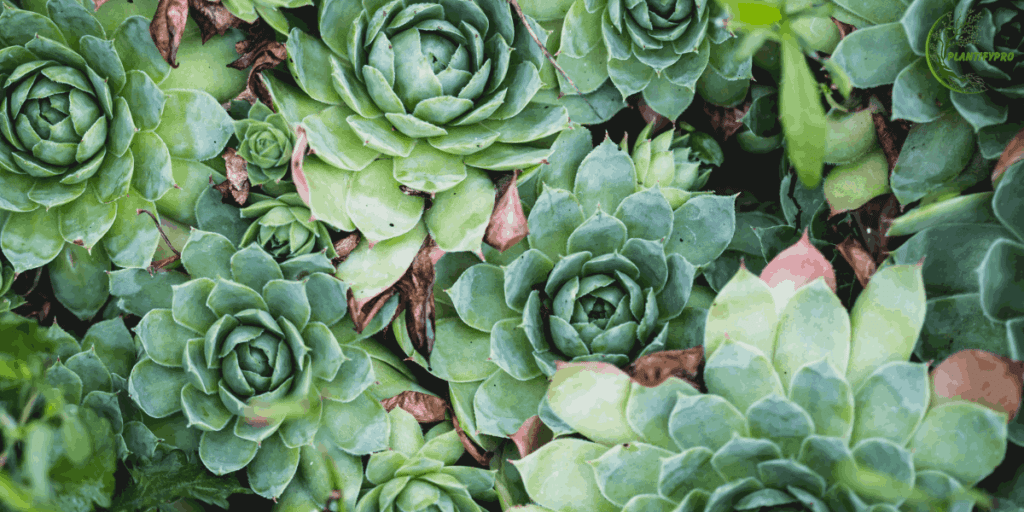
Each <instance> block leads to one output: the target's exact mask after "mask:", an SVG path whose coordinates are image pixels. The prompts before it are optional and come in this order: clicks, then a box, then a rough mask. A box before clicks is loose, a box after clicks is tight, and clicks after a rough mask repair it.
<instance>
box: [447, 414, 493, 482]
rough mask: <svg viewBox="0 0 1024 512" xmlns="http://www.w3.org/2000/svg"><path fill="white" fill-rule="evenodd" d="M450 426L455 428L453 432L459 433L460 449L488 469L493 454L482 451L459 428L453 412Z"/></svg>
mask: <svg viewBox="0 0 1024 512" xmlns="http://www.w3.org/2000/svg"><path fill="white" fill-rule="evenodd" d="M452 425H453V426H454V427H455V431H456V432H458V433H459V440H461V441H462V447H463V448H465V449H466V452H467V453H469V456H470V457H473V460H475V461H477V463H479V464H480V465H481V466H483V467H485V468H486V467H490V464H491V457H494V453H493V452H488V451H484V449H483V448H481V447H479V446H477V445H476V443H474V442H473V440H472V439H470V438H469V436H467V435H466V431H464V430H462V427H461V426H459V419H458V418H456V417H455V412H454V411H453V412H452Z"/></svg>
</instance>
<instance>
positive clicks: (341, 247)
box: [333, 232, 359, 265]
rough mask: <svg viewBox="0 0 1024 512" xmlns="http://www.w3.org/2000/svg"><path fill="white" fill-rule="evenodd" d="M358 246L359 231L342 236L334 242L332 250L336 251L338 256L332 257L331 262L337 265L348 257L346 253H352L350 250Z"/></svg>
mask: <svg viewBox="0 0 1024 512" xmlns="http://www.w3.org/2000/svg"><path fill="white" fill-rule="evenodd" d="M358 246H359V233H358V232H352V233H349V234H347V235H345V236H344V237H342V238H341V239H340V240H338V241H337V242H334V251H335V252H337V253H338V257H337V258H334V261H333V263H334V264H335V265H337V264H338V263H341V262H343V261H345V260H346V259H348V255H349V254H352V251H354V250H355V249H356V247H358Z"/></svg>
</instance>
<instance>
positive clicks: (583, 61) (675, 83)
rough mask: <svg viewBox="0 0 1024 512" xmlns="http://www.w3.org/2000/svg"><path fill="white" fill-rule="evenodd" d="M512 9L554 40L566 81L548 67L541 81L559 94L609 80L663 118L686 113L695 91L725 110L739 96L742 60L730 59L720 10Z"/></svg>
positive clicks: (600, 5)
mask: <svg viewBox="0 0 1024 512" xmlns="http://www.w3.org/2000/svg"><path fill="white" fill-rule="evenodd" d="M520 5H522V7H523V11H524V12H525V13H526V14H529V15H531V16H533V17H534V18H536V19H537V21H539V22H541V23H543V24H544V25H545V26H546V27H547V28H549V29H553V30H554V31H555V34H553V35H552V36H550V37H551V38H552V39H554V38H555V37H560V39H555V41H557V43H556V45H555V48H554V49H553V50H552V54H554V55H557V58H556V59H555V62H556V63H557V64H558V66H559V68H561V70H562V71H563V72H564V73H565V74H566V75H567V77H566V76H563V75H562V74H561V72H557V73H556V72H555V70H554V69H551V70H550V71H549V72H548V73H547V76H548V77H549V78H548V79H549V80H555V79H557V81H558V90H559V92H560V93H561V94H565V95H579V94H583V95H587V94H592V93H594V92H595V91H598V90H599V89H600V88H601V86H602V85H604V84H605V83H606V82H609V81H610V83H611V84H612V85H613V86H614V87H615V89H616V90H617V91H618V92H619V93H620V94H621V96H622V97H623V98H626V97H627V96H631V95H633V94H635V93H642V94H643V99H644V101H646V102H647V105H649V106H650V107H651V108H652V109H653V110H654V111H655V112H657V113H659V114H661V115H663V116H665V117H668V118H670V119H675V118H677V117H679V115H680V114H681V113H682V112H683V111H684V110H686V107H688V106H689V105H690V103H691V102H692V101H693V96H694V93H695V92H696V91H697V90H698V89H699V90H700V93H701V95H702V96H705V99H707V100H708V101H711V102H713V103H722V104H730V105H731V104H735V103H738V102H740V101H743V98H744V97H745V96H746V94H747V87H748V83H749V80H750V78H751V76H752V75H751V74H750V58H749V56H748V57H746V58H744V59H741V60H739V61H738V62H736V61H733V58H732V57H733V53H734V51H735V49H734V45H735V43H736V41H737V40H736V39H735V38H734V37H733V35H732V34H731V33H730V32H729V30H728V29H726V26H725V20H726V19H727V18H728V11H726V10H725V9H723V7H722V6H721V5H720V4H719V3H718V2H714V1H711V2H705V1H701V0H684V1H681V2H664V1H660V0H642V1H636V2H628V3H626V4H625V5H623V4H622V3H621V2H618V1H614V0H561V1H558V2H544V1H538V0H529V1H523V2H520ZM553 42H554V41H553ZM548 68H552V66H551V65H550V64H549V65H548ZM698 80H699V81H698ZM623 106H624V105H623Z"/></svg>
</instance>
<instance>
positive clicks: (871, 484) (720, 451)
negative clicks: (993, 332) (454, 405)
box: [514, 255, 1006, 511]
mask: <svg viewBox="0 0 1024 512" xmlns="http://www.w3.org/2000/svg"><path fill="white" fill-rule="evenodd" d="M818 256H819V257H820V255H818ZM822 261H823V260H822ZM801 263H804V262H801ZM773 264H775V262H774V261H773ZM811 265H812V266H814V264H813V263H811ZM790 267H791V268H790V269H788V272H791V273H789V274H787V269H779V268H776V269H775V270H778V272H775V273H774V274H770V275H764V276H763V277H762V279H764V280H762V279H759V278H758V277H757V276H755V275H754V274H751V273H750V272H748V271H746V270H744V269H741V270H740V271H739V272H738V273H737V275H736V276H734V277H733V279H732V280H731V281H730V282H729V284H728V285H727V286H726V287H725V289H723V290H722V292H721V293H720V294H719V295H718V297H716V299H715V301H714V303H713V304H712V305H711V309H710V311H709V314H708V321H707V325H706V327H705V338H704V349H705V353H706V354H707V360H706V361H707V362H706V364H705V367H704V382H705V385H706V386H707V390H708V392H707V394H701V393H699V392H698V391H697V390H696V389H694V388H693V387H692V386H690V385H689V384H687V383H685V382H683V381H681V380H677V379H675V378H670V379H669V380H668V381H667V382H665V383H663V384H661V385H659V386H656V387H653V388H648V387H644V386H641V385H640V384H637V383H636V382H632V381H631V379H630V378H629V377H628V376H627V375H625V374H624V373H622V372H619V371H617V370H615V369H614V368H607V367H605V368H601V367H597V366H594V367H592V368H587V366H588V365H585V364H584V365H572V364H569V365H566V367H563V368H561V369H560V370H559V371H558V372H557V373H556V374H555V375H554V377H553V378H552V382H551V387H550V389H549V391H548V393H547V398H548V400H549V402H550V406H551V409H552V411H553V412H554V413H555V414H556V415H557V417H558V418H559V419H561V420H562V421H564V422H565V423H567V424H568V425H569V426H571V427H572V428H573V429H575V430H576V431H577V432H579V433H580V434H582V435H583V436H584V437H585V438H586V439H558V440H555V441H552V442H551V443H549V444H547V445H545V446H543V447H542V448H540V449H539V450H538V451H536V452H534V453H532V454H530V455H529V456H527V457H525V458H524V459H523V460H522V461H518V462H515V463H514V464H515V465H516V467H517V469H518V470H519V472H520V473H521V474H522V476H523V482H524V484H525V487H526V491H527V493H528V494H529V495H530V498H531V499H533V501H535V502H536V503H537V504H538V505H539V506H540V507H542V509H543V510H557V511H575V510H579V511H583V510H587V511H618V510H663V511H671V510H677V511H678V510H684V511H690V510H696V511H714V510H753V509H759V508H762V507H777V506H781V507H783V508H784V509H792V510H861V509H864V510H866V509H868V508H871V509H876V510H897V509H899V510H908V511H924V510H933V509H932V508H930V507H931V506H933V505H938V506H941V508H942V509H944V510H945V509H950V510H961V511H965V510H970V509H971V507H972V505H973V504H972V502H971V501H972V498H971V497H970V496H969V495H966V494H964V491H965V490H966V489H969V488H970V487H972V486H974V485H975V484H976V483H978V482H979V481H980V480H981V479H983V478H984V477H985V476H987V475H988V474H990V473H991V472H992V471H993V470H994V469H995V467H996V466H997V465H998V464H999V463H1000V462H1001V461H1002V460H1003V457H1004V454H1005V450H1006V425H1005V421H1006V415H1005V414H1002V413H997V412H995V411H993V410H991V409H989V408H987V407H984V406H982V405H979V404H975V403H972V402H966V401H958V400H957V401H951V402H945V403H934V401H931V400H930V396H931V384H930V381H929V378H928V366H927V364H924V363H911V362H907V359H908V358H909V356H910V353H911V350H912V349H913V346H914V342H915V341H916V339H917V334H918V332H919V330H920V328H921V325H922V322H923V319H924V310H925V292H924V283H923V281H922V277H921V267H919V266H916V265H898V266H893V267H889V268H887V269H884V270H881V271H879V272H878V273H876V274H875V275H874V276H872V278H871V281H870V283H869V284H868V286H867V287H866V289H865V290H864V292H863V294H862V295H861V296H860V298H859V299H858V301H857V303H856V304H855V306H854V307H853V309H852V311H850V312H849V313H848V312H847V311H846V309H845V308H843V306H842V304H841V303H840V301H839V299H838V297H836V296H835V294H834V293H833V292H832V290H831V289H830V287H829V286H828V285H827V284H826V281H825V279H823V278H818V279H815V280H814V281H811V282H810V283H807V282H806V281H807V280H808V279H807V276H806V265H804V264H801V265H799V266H797V265H790ZM801 274H803V276H801ZM811 277H813V276H811ZM765 281H768V282H767V283H766V282H765ZM771 283H774V285H773V284H771ZM595 369H596V370H597V371H595ZM567 488H571V489H575V490H576V491H577V492H575V493H574V494H571V495H570V494H568V493H565V492H564V489H567Z"/></svg>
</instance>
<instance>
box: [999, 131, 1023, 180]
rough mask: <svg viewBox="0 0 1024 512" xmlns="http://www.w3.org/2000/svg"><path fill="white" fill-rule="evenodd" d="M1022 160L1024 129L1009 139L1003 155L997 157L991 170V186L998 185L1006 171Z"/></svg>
mask: <svg viewBox="0 0 1024 512" xmlns="http://www.w3.org/2000/svg"><path fill="white" fill-rule="evenodd" d="M1022 159H1024V129H1022V130H1021V131H1019V132H1017V135H1014V136H1013V139H1010V143H1009V144H1007V145H1006V149H1004V150H1003V154H1002V155H999V161H997V162H996V167H995V169H993V170H992V184H996V183H999V178H1002V177H1003V173H1004V172H1006V169H1007V168H1008V167H1010V166H1011V165H1013V164H1015V163H1017V162H1019V161H1021V160H1022Z"/></svg>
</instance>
